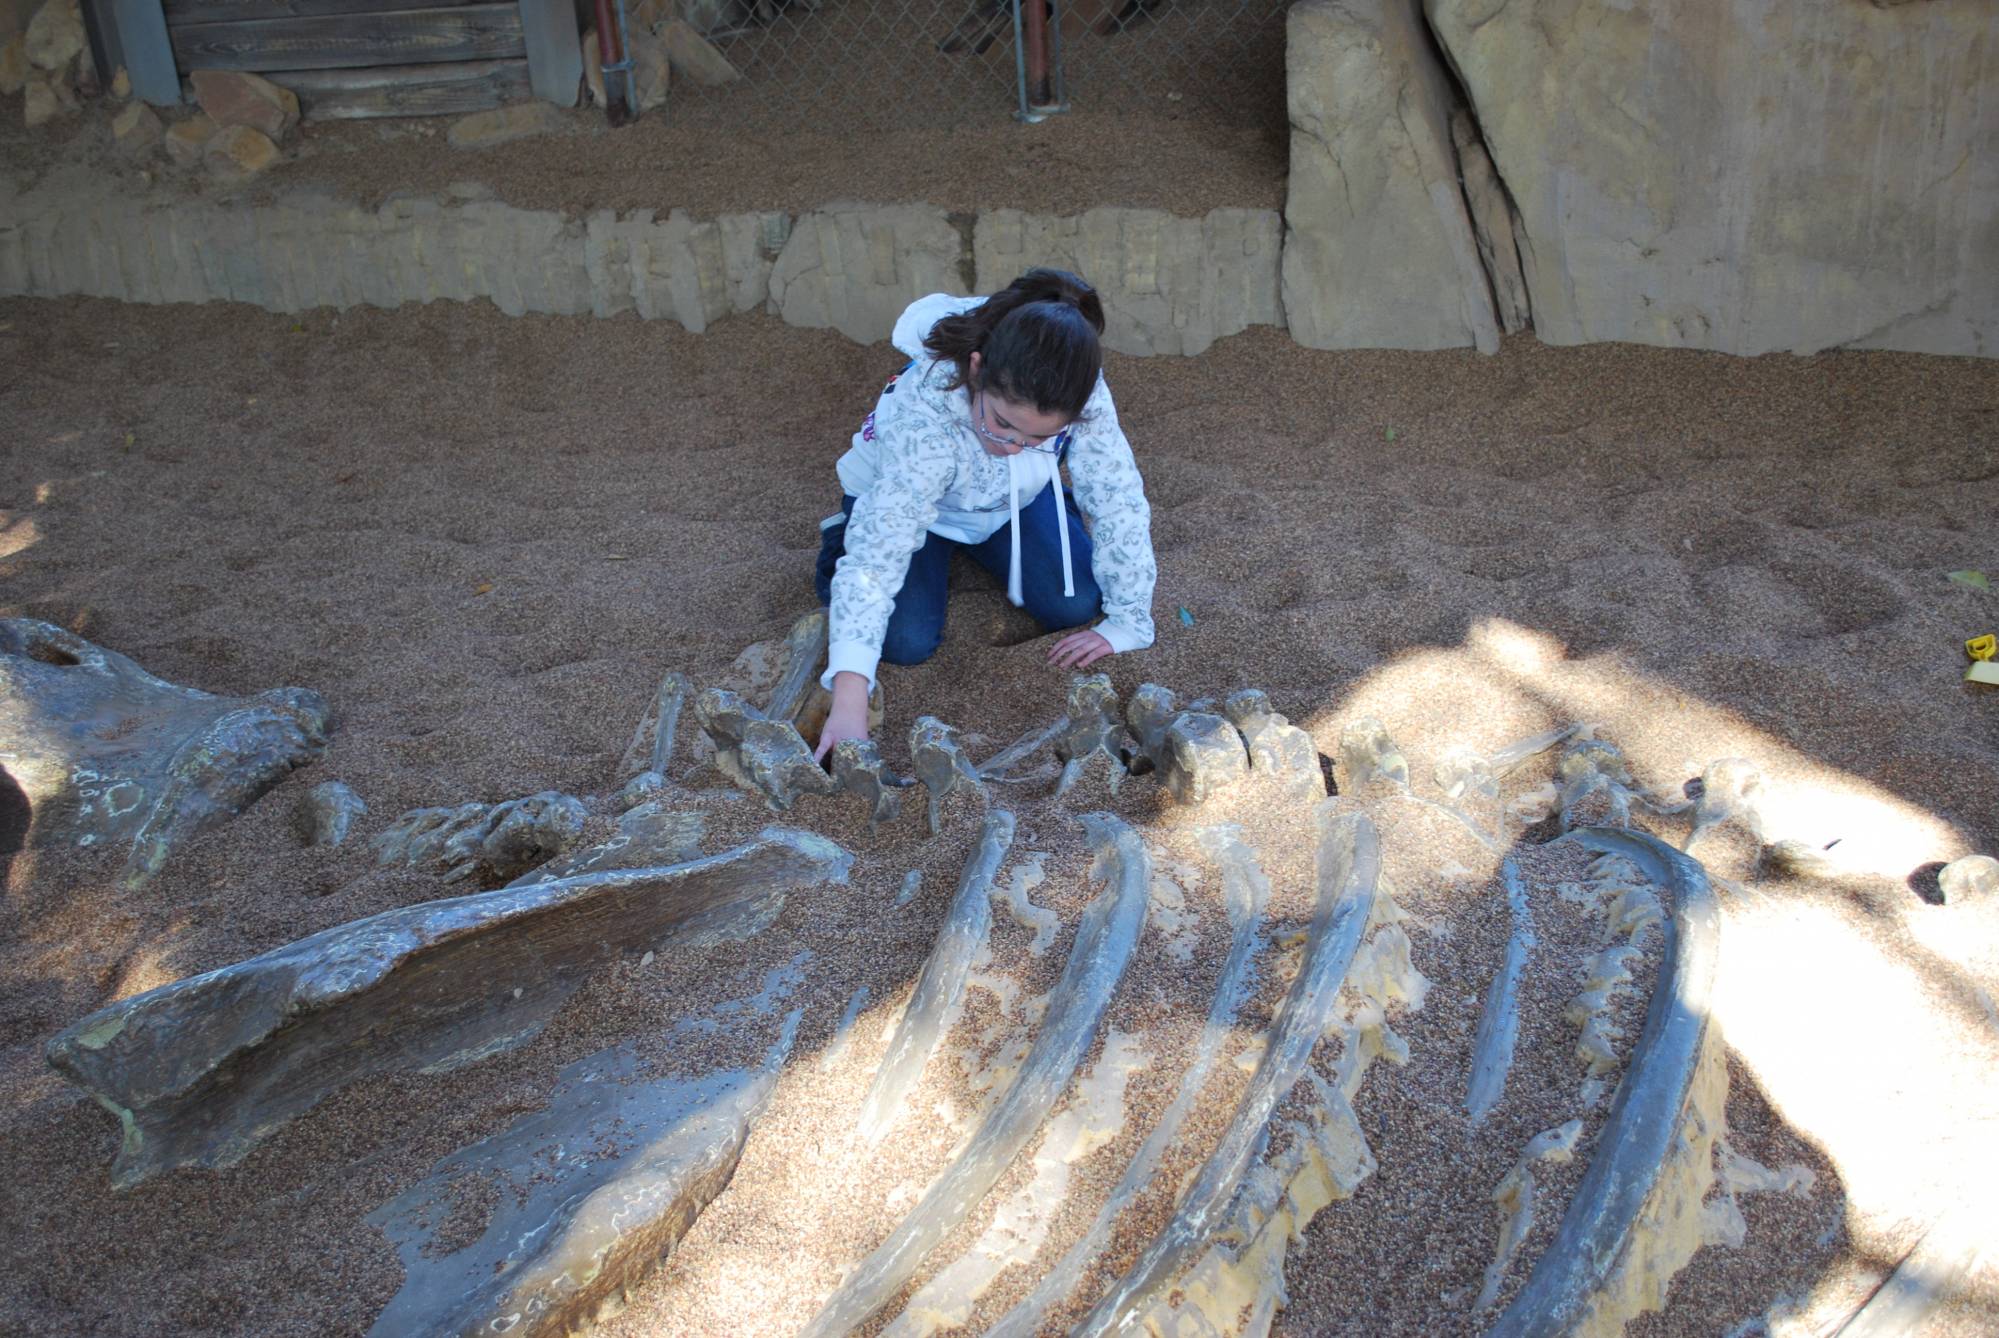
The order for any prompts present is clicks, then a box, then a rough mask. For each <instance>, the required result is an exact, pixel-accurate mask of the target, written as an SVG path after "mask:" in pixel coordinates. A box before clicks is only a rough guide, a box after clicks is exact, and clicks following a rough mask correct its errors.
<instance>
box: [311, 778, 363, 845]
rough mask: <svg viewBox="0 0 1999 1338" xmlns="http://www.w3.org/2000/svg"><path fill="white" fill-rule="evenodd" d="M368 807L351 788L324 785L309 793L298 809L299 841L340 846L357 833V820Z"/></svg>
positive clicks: (318, 785) (329, 782)
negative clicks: (351, 833)
mask: <svg viewBox="0 0 1999 1338" xmlns="http://www.w3.org/2000/svg"><path fill="white" fill-rule="evenodd" d="M367 811H368V805H367V804H366V803H364V802H362V799H361V796H360V795H358V794H355V793H354V791H353V789H352V788H350V787H349V786H346V785H343V784H341V783H340V782H339V781H321V782H320V783H319V784H317V785H315V786H313V787H312V789H310V790H308V791H307V792H306V796H305V800H304V802H302V803H301V804H300V805H299V807H298V814H297V824H298V830H299V837H300V839H302V840H303V841H304V842H305V843H306V844H307V845H309V846H337V845H340V844H341V843H342V842H344V841H346V839H347V837H348V834H349V833H350V832H352V831H353V829H354V820H355V819H356V818H358V817H360V816H361V815H363V814H364V813H366V812H367Z"/></svg>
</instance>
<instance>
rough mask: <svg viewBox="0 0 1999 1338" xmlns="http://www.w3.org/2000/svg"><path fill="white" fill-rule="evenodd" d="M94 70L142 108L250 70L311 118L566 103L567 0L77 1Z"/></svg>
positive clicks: (574, 78)
mask: <svg viewBox="0 0 1999 1338" xmlns="http://www.w3.org/2000/svg"><path fill="white" fill-rule="evenodd" d="M84 12H85V16H86V20H87V22H88V26H89V28H90V35H91V43H92V46H93V48H94V50H95V53H96V55H97V58H98V62H99V68H100V69H106V70H114V69H117V68H119V67H121V66H122V67H123V68H124V69H125V70H126V72H127V73H128V74H129V75H130V77H131V80H132V91H133V93H134V94H135V95H136V96H137V97H140V98H143V99H144V100H145V101H147V102H151V103H155V104H161V105H165V104H169V103H176V102H181V101H183V100H185V95H184V93H183V78H184V76H186V75H187V74H189V73H191V72H192V71H194V70H249V71H254V72H255V73H258V74H261V75H263V76H264V77H265V78H267V79H270V80H271V81H272V82H273V83H277V84H281V85H283V86H284V87H286V88H289V89H291V90H292V91H293V92H295V93H296V94H298V99H299V105H300V108H301V110H302V111H303V112H304V114H305V115H307V116H309V117H318V118H322V119H323V118H327V117H352V116H428V115H448V114H453V113H458V112H468V111H478V110H482V109H484V108H488V107H495V106H499V105H500V104H502V103H506V102H519V101H523V100H525V99H526V98H528V97H530V96H533V97H537V98H541V99H543V100H544V101H548V102H552V103H554V104H556V105H557V106H559V107H573V106H575V105H576V100H577V95H578V90H579V87H580V85H581V81H582V77H583V51H582V45H581V42H580V40H579V38H578V34H577V25H576V11H575V8H574V5H573V0H84Z"/></svg>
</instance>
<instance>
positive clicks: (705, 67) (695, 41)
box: [659, 19, 743, 88]
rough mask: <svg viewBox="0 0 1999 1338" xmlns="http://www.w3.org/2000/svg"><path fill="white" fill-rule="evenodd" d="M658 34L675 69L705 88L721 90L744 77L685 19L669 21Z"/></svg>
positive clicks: (661, 27)
mask: <svg viewBox="0 0 1999 1338" xmlns="http://www.w3.org/2000/svg"><path fill="white" fill-rule="evenodd" d="M659 35H660V37H661V38H662V39H663V40H664V41H665V43H666V55H667V59H668V60H670V61H671V62H672V63H673V68H674V69H675V70H677V71H678V72H679V73H680V74H682V75H684V76H685V77H687V78H689V79H692V80H693V81H694V82H695V83H697V84H699V85H701V86H702V87H703V88H719V87H720V86H721V85H723V84H733V83H734V82H736V80H738V79H740V78H742V77H743V76H742V73H741V71H739V70H737V69H736V67H735V66H733V65H731V64H730V63H729V58H728V57H727V56H725V55H723V54H722V53H721V52H720V51H719V50H717V49H716V47H715V44H714V43H713V42H710V41H709V40H708V39H707V38H705V37H703V36H702V35H701V34H700V33H698V32H696V31H695V30H694V28H693V25H691V24H689V23H688V22H687V21H686V20H685V19H668V20H667V21H666V22H665V23H664V24H662V25H661V26H660V29H659Z"/></svg>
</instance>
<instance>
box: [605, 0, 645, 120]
mask: <svg viewBox="0 0 1999 1338" xmlns="http://www.w3.org/2000/svg"><path fill="white" fill-rule="evenodd" d="M617 24H618V20H617V16H616V15H615V14H613V13H612V12H611V0H597V62H598V66H599V68H601V69H602V70H604V71H605V73H604V115H605V117H606V118H607V119H608V120H609V121H610V122H611V124H612V125H630V124H631V123H632V122H633V121H634V120H636V119H638V114H639V109H638V108H637V107H634V106H633V105H632V103H631V96H630V94H631V86H632V85H631V80H630V79H628V78H626V77H625V76H624V75H622V74H619V75H617V76H616V77H615V80H614V78H613V75H612V73H611V71H612V70H613V69H614V68H615V67H617V66H619V65H622V64H623V63H624V59H625V58H624V54H623V51H622V49H621V44H620V43H619V41H618V27H617ZM614 84H615V86H614Z"/></svg>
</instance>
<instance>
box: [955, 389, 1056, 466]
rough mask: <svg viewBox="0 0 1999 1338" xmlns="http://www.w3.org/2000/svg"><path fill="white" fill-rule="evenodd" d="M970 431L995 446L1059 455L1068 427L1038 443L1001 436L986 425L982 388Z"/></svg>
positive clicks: (984, 394) (984, 399)
mask: <svg viewBox="0 0 1999 1338" xmlns="http://www.w3.org/2000/svg"><path fill="white" fill-rule="evenodd" d="M972 431H974V432H976V433H978V434H979V435H980V436H981V437H984V438H985V439H986V440H987V441H989V442H991V443H992V444H993V445H995V446H1004V447H1006V448H1008V449H1010V450H1022V451H1035V452H1038V453H1039V454H1042V455H1060V454H1061V453H1062V438H1063V437H1064V436H1066V435H1068V432H1069V429H1068V428H1066V427H1065V428H1063V429H1062V430H1061V431H1060V432H1057V433H1055V434H1054V435H1053V436H1051V437H1047V438H1045V439H1043V440H1042V441H1041V442H1039V443H1038V444H1037V443H1035V442H1028V441H1022V440H1021V439H1020V438H1019V437H1003V436H1001V435H1000V434H999V433H997V432H995V431H993V430H992V429H991V428H989V427H987V426H986V393H985V392H984V391H983V390H982V391H980V392H979V412H978V415H977V417H975V418H973V419H972Z"/></svg>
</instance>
